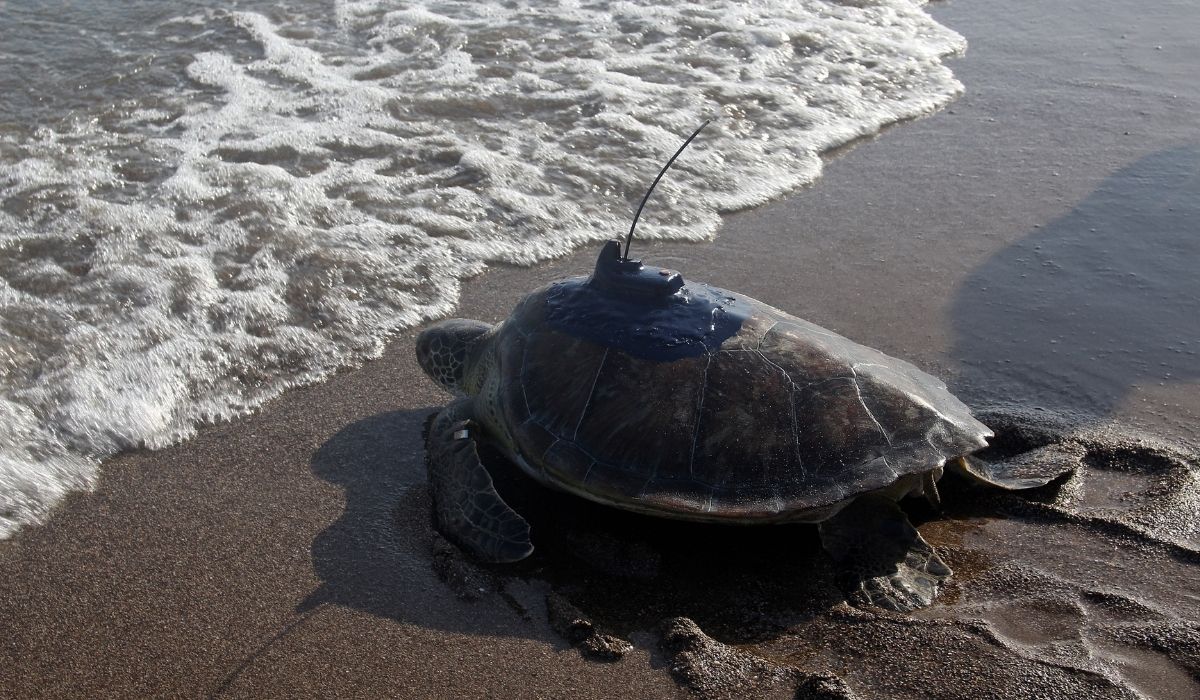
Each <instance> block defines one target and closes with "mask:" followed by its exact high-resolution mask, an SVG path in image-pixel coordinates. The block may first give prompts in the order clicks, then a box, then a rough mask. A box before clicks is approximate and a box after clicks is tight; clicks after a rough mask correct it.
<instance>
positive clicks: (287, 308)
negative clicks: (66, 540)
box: [0, 0, 965, 536]
mask: <svg viewBox="0 0 1200 700" xmlns="http://www.w3.org/2000/svg"><path fill="white" fill-rule="evenodd" d="M513 5H514V6H512V7H509V6H502V5H499V4H487V3H406V4H404V5H401V4H400V3H393V2H385V1H383V0H364V1H361V2H342V3H339V4H338V6H337V12H336V16H335V19H334V21H335V25H334V26H322V25H321V24H320V20H319V19H317V20H301V19H297V20H295V21H289V22H287V23H283V24H280V23H277V22H276V21H272V20H269V19H268V18H267V17H266V16H264V15H262V14H257V13H253V12H210V13H207V14H201V15H196V16H191V17H186V18H181V19H179V20H176V21H173V22H167V23H165V24H163V25H161V26H159V27H158V28H157V29H155V32H157V33H158V34H159V35H160V38H161V40H162V43H163V45H164V46H166V45H178V46H180V47H181V48H180V51H181V52H182V53H181V55H185V54H186V55H188V56H192V57H191V58H190V60H189V61H188V62H187V63H186V66H185V68H183V73H181V75H179V76H178V80H179V82H178V84H177V85H175V86H174V87H171V88H169V89H166V90H163V89H162V88H161V86H156V85H152V84H147V86H146V87H145V89H144V91H143V94H142V95H141V96H139V97H136V98H131V99H128V100H124V101H122V102H120V103H119V104H116V105H112V104H106V105H97V106H96V107H95V110H94V111H93V112H91V113H77V114H75V115H73V116H71V117H68V118H65V119H64V120H63V121H62V122H60V123H58V124H57V125H55V126H53V127H42V128H38V129H29V130H20V131H5V132H4V133H3V134H0V165H2V167H0V203H2V206H0V301H2V302H3V303H2V304H0V372H2V374H0V377H2V383H0V420H3V422H4V424H6V425H7V426H9V429H8V430H7V431H6V432H5V433H3V434H2V435H0V536H2V535H8V534H11V533H12V532H13V531H15V529H16V528H17V527H18V526H19V525H20V524H21V523H25V522H31V521H36V520H38V519H39V518H41V517H43V516H44V515H45V513H46V512H47V510H48V508H49V507H50V506H51V504H53V503H54V502H55V501H56V500H58V499H59V498H61V496H62V495H63V494H64V493H66V492H67V491H70V490H73V489H81V488H88V487H90V486H91V485H92V484H93V483H94V480H95V473H96V464H97V462H98V460H100V459H102V458H104V457H105V456H108V455H111V454H113V453H114V452H116V451H119V450H122V449H126V448H130V447H135V446H147V447H160V446H163V445H167V444H170V443H172V442H175V441H178V440H180V439H183V438H186V437H187V436H188V435H190V434H191V433H192V432H193V431H194V429H195V426H196V425H198V424H200V423H203V422H206V421H212V420H217V419H224V418H229V417H232V416H236V415H239V414H242V413H244V412H246V411H248V410H250V409H252V408H254V407H255V406H257V405H259V404H261V403H262V402H263V401H265V400H267V399H269V398H271V397H274V396H276V395H278V394H279V393H280V392H281V391H283V390H285V389H287V388H288V387H291V386H295V385H298V384H304V383H309V382H313V381H318V380H320V379H322V378H323V377H326V376H328V375H329V374H330V373H331V372H333V371H335V370H336V369H338V368H340V367H343V366H346V365H347V364H352V363H355V362H358V361H361V360H363V359H365V358H369V357H373V356H376V355H378V354H379V352H380V351H381V349H382V346H383V342H384V340H385V339H386V338H387V336H388V334H389V333H391V332H393V331H395V330H396V329H398V328H402V327H406V326H411V325H413V324H416V323H419V322H421V321H423V320H425V319H429V318H433V317H437V316H441V315H444V314H447V313H448V312H450V311H451V309H452V308H453V306H454V304H455V302H456V300H457V298H458V291H459V281H460V280H461V279H463V278H465V277H467V276H470V275H472V274H475V273H478V272H479V271H481V270H482V269H484V267H485V266H486V265H487V264H489V263H494V262H506V263H517V264H529V263H533V262H536V261H539V260H544V259H547V258H549V257H553V256H557V255H561V254H564V253H566V252H568V251H569V250H571V249H573V248H576V247H579V246H581V245H584V244H590V243H595V242H598V241H601V240H605V239H608V238H611V237H614V236H619V235H620V234H621V233H622V232H623V231H624V229H625V228H626V227H627V226H628V221H629V216H630V212H631V210H632V208H633V205H634V204H636V201H637V200H638V199H639V198H640V196H641V194H642V192H643V188H644V187H645V186H646V184H647V182H648V180H649V179H650V178H651V177H652V176H653V175H654V173H655V172H657V170H658V168H659V166H660V165H661V163H662V162H663V159H664V158H665V157H666V156H667V155H669V154H670V153H671V152H673V151H674V149H675V148H676V147H677V146H678V143H679V140H680V137H681V135H683V134H685V133H687V132H689V131H690V130H691V129H692V128H694V127H695V126H696V125H697V124H698V123H699V122H700V121H701V120H702V119H704V118H706V117H714V116H716V117H720V119H719V120H718V121H716V122H715V123H714V124H713V125H712V126H710V127H709V129H708V130H707V131H706V132H705V134H704V137H703V139H701V141H700V142H698V143H697V144H695V145H694V146H693V147H692V149H691V150H689V151H688V152H687V154H685V156H684V157H682V158H681V159H680V161H679V162H678V163H677V165H676V166H675V169H674V170H673V171H672V174H671V176H670V177H669V178H667V179H666V180H665V181H664V182H663V184H662V185H660V187H659V190H658V191H657V193H656V195H655V199H654V202H653V204H652V206H651V207H650V208H649V209H648V211H647V214H646V216H645V217H644V220H643V223H642V225H641V227H639V235H640V236H643V237H646V238H659V239H675V240H693V241H698V240H706V239H710V238H712V237H713V235H715V232H716V230H717V227H718V224H719V221H720V219H719V212H722V211H729V210H734V209H740V208H744V207H750V206H755V205H758V204H761V203H763V202H766V201H767V200H769V199H771V198H774V197H777V196H779V195H781V194H783V193H785V192H788V191H790V190H792V189H794V188H796V187H799V186H802V185H804V184H806V183H808V182H810V181H812V180H813V179H814V178H815V177H816V176H817V175H818V174H819V172H820V168H821V161H820V154H821V153H822V152H823V151H825V150H827V149H829V148H832V147H835V146H838V145H840V144H843V143H846V142H847V141H850V140H852V139H855V138H857V137H860V136H864V135H868V134H871V133H874V132H875V131H877V130H878V129H879V128H880V127H882V126H883V125H885V124H888V123H890V122H894V121H896V120H899V119H904V118H909V117H913V116H917V115H920V114H924V113H927V112H930V111H932V110H935V109H937V108H938V107H940V106H942V105H944V104H946V103H947V102H948V101H949V100H951V99H952V98H953V97H954V96H955V95H956V94H957V93H958V92H959V91H960V90H961V86H960V85H959V83H958V82H957V81H956V80H955V79H954V78H953V76H952V75H951V73H950V71H949V70H948V69H947V68H946V67H945V66H944V65H942V63H941V60H942V58H943V57H945V56H947V55H949V54H952V53H955V52H958V51H961V50H963V48H964V46H965V42H964V41H963V39H962V38H961V37H960V36H958V35H957V34H955V33H954V32H952V31H950V30H948V29H946V28H945V27H942V26H940V25H938V24H937V23H936V22H934V21H933V20H932V19H931V18H930V17H929V16H928V15H927V14H925V13H924V12H923V11H922V9H921V8H920V3H919V2H915V1H912V0H870V1H868V0H863V1H860V2H849V1H845V2H833V1H818V0H807V1H801V2H797V1H795V0H766V1H764V2H757V3H752V4H751V3H740V2H720V1H716V0H705V1H704V2H696V3H680V4H678V5H674V6H669V5H663V4H659V3H649V2H646V3H641V2H614V3H608V4H600V5H596V6H593V5H583V4H572V3H513ZM196 46H200V47H201V49H202V50H195V51H193V50H192V49H193V47H196Z"/></svg>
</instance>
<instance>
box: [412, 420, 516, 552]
mask: <svg viewBox="0 0 1200 700" xmlns="http://www.w3.org/2000/svg"><path fill="white" fill-rule="evenodd" d="M470 417H471V401H470V399H460V400H458V401H455V402H454V403H452V404H450V405H449V406H447V407H446V408H445V409H444V410H443V411H442V412H440V413H438V414H437V415H436V416H434V417H433V420H432V421H430V423H429V426H428V429H427V432H426V435H425V459H426V464H427V466H428V467H429V484H430V491H431V493H432V495H433V513H434V518H435V520H436V523H437V527H438V529H439V530H441V531H442V534H444V535H446V537H448V538H450V539H451V540H453V541H454V542H455V544H457V545H458V546H460V547H462V548H463V549H464V550H466V551H467V552H469V553H470V554H472V555H474V556H475V557H476V558H478V559H480V560H481V561H485V562H491V563H497V564H499V563H507V562H514V561H519V560H521V559H524V558H525V557H527V556H529V555H530V554H531V553H532V552H533V544H532V543H530V541H529V523H527V522H525V519H524V518H522V517H521V516H520V515H518V514H517V512H516V511H514V510H513V509H512V508H510V507H509V506H508V504H507V503H505V502H504V499H503V498H501V497H500V494H499V493H496V487H495V485H494V484H493V483H492V477H491V475H490V474H488V472H487V469H485V468H484V466H483V463H482V462H480V460H479V453H478V452H477V451H476V449H475V439H474V437H473V435H472V430H471V424H470V422H469V419H470Z"/></svg>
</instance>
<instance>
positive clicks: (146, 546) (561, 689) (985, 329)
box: [0, 0, 1200, 698]
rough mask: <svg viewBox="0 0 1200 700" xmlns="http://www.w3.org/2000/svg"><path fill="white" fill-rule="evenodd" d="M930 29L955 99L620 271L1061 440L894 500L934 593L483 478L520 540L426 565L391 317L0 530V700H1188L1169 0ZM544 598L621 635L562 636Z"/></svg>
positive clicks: (1182, 212) (419, 407)
mask: <svg viewBox="0 0 1200 700" xmlns="http://www.w3.org/2000/svg"><path fill="white" fill-rule="evenodd" d="M930 11H931V12H932V13H933V14H934V15H935V17H936V18H937V19H938V21H940V22H942V23H944V24H946V25H947V26H949V27H951V28H953V29H954V30H956V31H958V32H960V33H962V34H963V35H964V36H966V37H967V39H968V41H969V44H970V49H969V51H968V54H967V55H966V56H964V57H961V58H958V59H954V60H953V61H952V62H951V66H952V68H953V70H954V72H955V74H956V75H957V76H958V78H959V79H960V80H961V81H962V82H963V83H964V84H965V85H966V88H967V92H966V94H965V95H964V96H962V97H961V98H959V99H958V100H957V101H956V102H954V103H953V104H952V105H951V106H950V107H949V108H948V109H946V110H944V111H942V112H940V113H938V114H936V115H933V116H931V117H928V118H925V119H920V120H917V121H912V122H906V123H901V124H898V125H895V126H893V127H891V128H888V129H886V130H884V132H883V133H881V134H880V135H878V136H877V137H876V138H873V139H870V140H867V141H864V142H860V143H857V144H855V145H854V146H853V147H851V148H847V149H843V150H842V152H839V153H836V154H831V155H830V162H829V163H828V165H827V167H826V171H825V174H824V176H823V177H822V178H821V179H820V180H818V181H817V182H816V183H815V185H814V186H813V187H811V188H808V189H806V190H804V191H801V192H797V193H795V194H794V195H793V196H790V197H788V198H786V199H784V200H782V201H778V202H775V203H773V204H769V205H767V206H764V207H761V208H758V209H753V210H749V211H745V212H739V213H735V214H732V215H728V216H727V217H726V220H725V224H724V227H723V228H722V230H721V232H720V234H719V237H718V238H717V240H716V241H715V242H713V243H710V244H695V245H689V244H678V243H676V244H641V245H636V244H635V254H636V255H640V256H641V257H643V258H644V259H645V260H646V261H647V262H650V263H653V264H656V265H660V266H664V267H671V268H673V269H677V270H680V271H682V272H683V274H684V275H685V276H686V277H687V278H689V279H695V280H703V281H708V282H711V283H713V284H717V285H719V286H721V287H725V288H728V289H734V290H738V291H740V292H743V293H745V294H747V295H750V296H753V297H755V298H758V299H761V300H763V301H766V302H768V303H770V304H772V305H774V306H777V307H779V308H781V309H783V310H785V311H787V312H789V313H792V314H795V315H797V316H800V317H802V318H805V319H808V320H811V321H813V322H815V323H818V324H821V325H823V326H826V327H828V328H831V329H833V330H836V331H837V332H839V333H841V334H843V335H845V336H847V337H849V338H851V339H853V340H856V341H858V342H861V343H863V344H866V345H870V346H873V347H876V348H879V349H880V350H883V351H884V352H887V353H889V354H892V355H895V356H898V357H902V358H905V359H908V360H909V361H911V362H913V363H914V364H916V365H917V366H919V367H921V368H922V369H925V370H926V371H929V372H931V373H933V374H936V375H938V376H940V377H942V378H943V379H945V380H946V381H947V383H948V384H949V385H950V387H951V389H952V390H953V391H954V392H955V393H956V394H957V395H958V396H960V397H961V398H962V399H963V400H964V401H966V402H967V403H968V404H969V405H972V406H973V407H975V408H977V410H978V411H979V412H980V415H981V416H984V417H985V420H986V421H987V422H989V424H991V425H992V426H993V427H994V428H997V430H998V432H999V434H1000V436H1001V438H1002V439H1003V440H1006V441H1007V442H1006V443H1005V445H1007V446H1008V448H1011V449H1018V448H1020V449H1029V448H1031V447H1036V446H1039V445H1046V444H1051V443H1053V444H1056V445H1057V444H1062V445H1067V446H1069V447H1070V449H1071V450H1074V451H1075V452H1074V453H1073V454H1077V455H1079V459H1080V464H1081V467H1080V472H1079V474H1077V476H1076V477H1075V478H1074V479H1073V480H1072V481H1071V482H1069V483H1068V484H1066V485H1064V486H1062V488H1061V489H1060V490H1058V491H1055V492H1053V493H1041V494H1039V495H1037V497H1036V498H1034V499H1033V500H1028V501H1027V500H1026V499H1020V498H1016V497H1008V496H1005V497H992V496H986V495H979V494H976V493H973V492H970V491H969V490H967V489H964V488H956V487H955V486H954V485H953V484H950V485H949V486H948V489H947V495H946V500H947V506H946V509H945V511H944V512H943V513H934V512H923V513H919V514H917V518H918V519H919V520H920V521H921V524H920V529H921V532H922V533H923V534H924V536H925V537H926V538H927V539H929V540H930V542H931V543H933V544H934V545H935V546H937V547H939V548H940V549H941V550H942V551H943V552H945V553H946V555H947V560H948V561H949V563H950V564H951V566H952V567H953V568H954V569H955V570H956V572H958V576H957V577H956V580H955V583H954V584H952V585H951V586H950V587H949V588H948V590H947V592H946V594H945V596H943V598H942V599H941V600H940V601H939V602H938V603H936V604H935V605H934V606H933V607H932V608H930V609H929V610H926V611H923V612H922V613H921V614H919V615H915V616H901V615H891V614H884V613H874V612H863V611H859V610H856V609H854V608H851V607H849V606H847V605H846V604H845V602H844V600H843V599H842V598H841V597H840V594H839V593H838V591H837V589H836V588H835V587H834V586H833V585H832V583H831V571H830V565H829V564H828V562H827V561H826V560H825V559H824V558H823V555H822V554H821V553H820V551H819V547H818V546H817V544H816V537H815V534H814V532H813V530H812V529H811V528H805V527H802V526H782V527H779V528H768V529H763V530H752V529H738V530H736V531H735V532H727V531H724V530H721V529H719V528H709V527H701V528H690V529H689V528H687V527H683V526H674V525H671V526H668V525H660V524H657V523H655V522H653V521H642V520H639V519H636V518H632V517H626V516H619V515H616V514H609V513H607V512H602V511H601V510H600V509H596V508H590V507H583V506H578V507H577V505H576V504H573V503H572V502H570V501H569V500H567V499H566V497H563V496H557V495H554V494H549V493H546V492H542V491H540V490H538V489H535V488H526V485H524V484H522V483H520V482H519V480H514V479H507V480H504V479H502V480H501V486H502V489H510V490H511V493H512V497H513V498H514V499H517V500H518V501H520V500H522V499H523V500H524V502H527V504H528V507H529V508H530V509H531V521H532V523H533V525H534V535H533V537H534V541H535V544H538V546H539V550H540V553H539V554H538V555H537V556H535V558H534V559H533V560H532V561H530V562H528V563H526V564H522V565H519V566H516V567H512V568H510V569H502V568H496V569H481V568H478V567H475V566H473V565H471V564H469V563H467V562H464V561H462V560H460V559H458V558H457V557H455V556H454V555H453V554H452V553H451V552H448V551H447V549H446V545H445V544H444V543H442V542H440V541H439V539H438V538H437V536H436V535H435V533H434V531H433V529H432V527H431V524H430V501H429V496H428V492H427V488H426V477H425V465H424V461H423V460H424V455H423V446H422V442H421V429H422V425H423V423H424V421H425V419H426V417H427V416H428V415H429V414H430V412H431V411H433V410H435V409H436V408H438V407H440V406H442V405H444V403H445V402H446V400H447V396H446V395H445V394H443V393H442V392H441V391H440V390H439V389H438V388H437V387H436V386H435V385H434V384H433V383H432V382H431V381H430V380H428V379H427V378H426V377H425V376H424V375H423V374H422V373H421V371H420V369H419V368H418V367H417V364H416V362H415V359H414V356H413V352H412V347H413V341H414V338H415V335H416V332H417V330H419V329H414V330H412V331H409V332H404V333H400V334H398V335H397V336H396V337H395V338H394V340H393V341H392V342H391V343H390V344H389V346H388V348H387V350H386V352H385V353H384V355H383V357H381V358H380V359H378V360H375V361H372V362H369V363H367V364H366V365H364V366H362V367H360V368H357V369H354V370H350V371H345V372H341V373H339V374H338V375H336V376H335V377H333V378H332V379H330V380H329V381H327V382H324V383H322V384H319V385H316V386H311V387H307V388H302V389H298V390H293V391H290V392H288V393H287V394H286V395H284V396H283V397H282V398H280V399H278V400H275V401H273V402H270V403H269V404H267V405H266V406H264V407H263V408H262V409H261V410H260V411H258V412H257V413H256V414H254V415H252V416H250V417H247V418H245V419H241V420H237V421H234V422H231V423H226V424H221V425H215V426H210V427H206V428H203V429H202V430H201V431H200V433H199V435H198V436H197V437H195V438H194V439H191V440H189V441H187V442H185V443H183V444H181V445H178V446H175V447H171V448H167V449H163V450H158V451H138V452H131V453H126V454H122V455H120V456H118V457H116V458H114V459H111V460H109V461H108V462H106V463H105V464H104V465H103V469H102V473H101V478H100V481H99V486H98V488H97V489H96V491H95V492H93V493H82V494H75V495H72V496H70V497H68V498H67V499H66V500H65V501H64V502H63V503H61V504H60V505H59V506H58V507H57V509H56V511H55V512H54V514H53V515H52V517H51V518H50V519H49V520H48V522H46V523H45V524H43V525H39V526H33V527H28V528H26V529H25V530H23V531H21V532H20V533H19V534H18V535H17V536H15V537H14V538H12V539H10V540H8V541H4V542H0V567H2V570H3V571H4V572H5V575H4V577H3V582H2V583H0V628H2V629H4V630H5V635H4V636H5V638H4V641H3V644H0V689H2V690H0V695H2V696H4V697H12V698H33V697H222V698H223V697H364V698H367V697H397V698H562V697H573V698H606V697H638V698H641V697H649V698H674V697H680V698H686V697H704V698H722V697H859V698H877V697H878V698H928V697H937V698H958V697H968V696H969V697H981V698H982V697H997V698H999V697H1004V698H1040V697H1095V698H1130V697H1149V698H1194V697H1197V696H1200V613H1198V612H1197V611H1198V610H1200V553H1198V552H1200V523H1198V522H1197V516H1196V513H1197V498H1198V496H1197V494H1200V489H1198V487H1197V473H1198V472H1197V470H1198V462H1197V461H1196V459H1195V454H1196V453H1195V452H1193V451H1192V450H1193V449H1194V448H1195V447H1196V445H1197V443H1198V442H1200V441H1197V440H1196V432H1195V430H1196V426H1197V424H1198V423H1197V421H1198V419H1200V391H1197V382H1198V381H1200V355H1198V354H1197V353H1198V352H1200V321H1198V319H1200V314H1197V313H1196V311H1197V308H1198V306H1197V305H1198V304H1200V281H1197V280H1198V279H1200V278H1197V276H1196V275H1195V273H1194V269H1195V264H1196V261H1197V260H1200V257H1198V255H1200V136H1198V135H1200V87H1198V85H1197V83H1196V81H1195V78H1194V74H1195V70H1196V68H1197V67H1200V44H1197V42H1196V40H1195V37H1196V36H1197V35H1200V7H1197V6H1196V5H1195V4H1194V3H1191V2H1188V1H1185V0H1171V1H1167V2H1160V3H1155V4H1154V5H1153V6H1152V7H1151V6H1134V7H1127V6H1123V4H1122V3H1119V2H1116V1H1115V0H1112V1H1107V2H1102V3H1094V2H1084V1H1083V0H1069V1H1068V2H1057V3H1045V2H1033V1H1032V0H1026V1H1024V2H1017V3H1005V4H997V3H984V2H981V1H979V0H955V1H954V2H950V3H938V4H935V5H933V6H931V8H930ZM641 225H642V226H653V219H652V218H649V219H646V220H644V222H643V224H641ZM620 233H622V232H616V231H614V235H620ZM595 255H596V251H595V250H591V249H589V250H581V251H578V252H577V253H575V254H573V255H570V256H567V257H565V258H561V259H559V260H555V261H553V262H551V263H549V264H545V265H541V266H537V267H533V268H518V267H512V268H508V267H503V268H500V267H497V268H493V269H490V270H488V271H487V272H485V273H484V274H482V275H480V276H478V277H475V278H473V279H471V280H470V281H469V282H468V283H467V284H466V285H465V286H464V289H463V298H462V303H461V305H460V307H459V309H458V312H457V313H456V315H458V316H463V317H467V318H476V319H482V320H485V321H489V322H495V321H498V320H500V319H502V318H504V317H505V316H506V315H507V314H508V312H509V310H510V309H511V308H512V307H513V305H514V304H515V302H516V301H517V300H518V299H520V298H521V296H522V295H523V294H524V293H525V292H527V291H528V290H531V289H533V288H535V287H537V286H539V285H541V284H544V283H546V282H548V281H550V280H554V279H557V278H560V277H564V276H568V275H578V274H587V273H588V272H589V271H590V269H591V267H592V264H593V262H594V259H595ZM1055 416H1059V417H1063V418H1062V420H1061V421H1059V420H1058V419H1056V418H1053V417H1055ZM539 526H540V529H539ZM539 533H540V534H539ZM539 538H542V539H539ZM564 606H567V607H566V610H567V613H566V615H567V617H571V616H572V615H577V616H581V617H584V618H587V619H588V620H591V621H592V623H593V624H594V625H595V626H596V627H597V628H598V629H599V630H600V631H601V632H603V633H604V634H607V635H611V637H612V638H613V639H616V640H625V641H626V642H628V643H629V645H630V646H629V648H628V650H626V651H625V652H624V653H623V655H622V657H621V658H620V659H619V660H615V661H613V660H599V659H597V658H595V654H588V653H586V648H584V649H583V650H581V648H579V647H577V646H575V645H572V643H571V640H570V639H568V637H569V636H570V635H569V632H568V634H566V635H564V633H563V632H562V631H561V628H562V627H563V624H562V623H561V621H560V620H561V618H562V616H563V614H564V613H563V609H564ZM679 618H686V619H685V620H681V619H679ZM556 620H559V621H557V622H556ZM556 627H557V628H559V629H556Z"/></svg>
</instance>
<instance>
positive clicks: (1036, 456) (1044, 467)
mask: <svg viewBox="0 0 1200 700" xmlns="http://www.w3.org/2000/svg"><path fill="white" fill-rule="evenodd" d="M1081 458H1082V453H1081V452H1079V451H1077V450H1073V449H1071V448H1069V447H1067V446H1064V445H1045V446H1043V447H1038V448H1035V449H1032V450H1029V451H1028V452H1022V453H1020V454H1018V455H1016V456H1014V457H1010V458H1008V459H1005V460H1001V461H998V462H986V461H984V460H981V459H976V458H972V457H959V458H958V459H952V460H949V461H947V462H946V469H948V470H949V471H952V472H954V473H956V474H958V475H959V476H963V477H966V479H967V480H968V481H971V482H974V483H977V484H982V485H985V486H993V487H995V488H1001V489H1005V490H1008V491H1023V490H1025V489H1035V488H1038V487H1039V486H1045V485H1046V484H1049V483H1050V482H1052V481H1054V480H1055V479H1058V478H1060V477H1062V476H1064V475H1067V474H1070V473H1072V472H1074V471H1075V470H1076V469H1078V468H1079V464H1080V460H1081Z"/></svg>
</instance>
